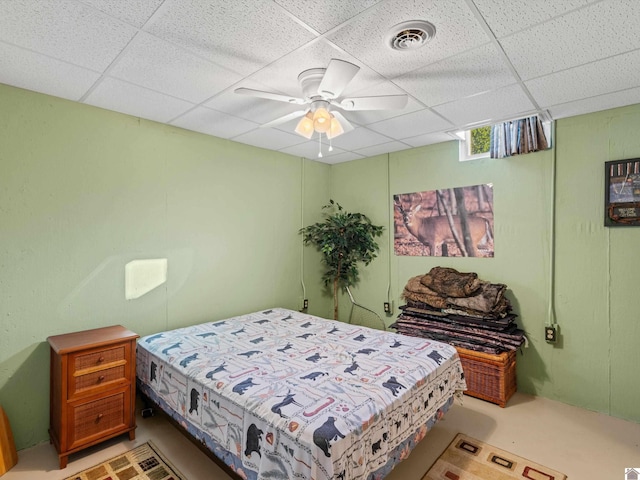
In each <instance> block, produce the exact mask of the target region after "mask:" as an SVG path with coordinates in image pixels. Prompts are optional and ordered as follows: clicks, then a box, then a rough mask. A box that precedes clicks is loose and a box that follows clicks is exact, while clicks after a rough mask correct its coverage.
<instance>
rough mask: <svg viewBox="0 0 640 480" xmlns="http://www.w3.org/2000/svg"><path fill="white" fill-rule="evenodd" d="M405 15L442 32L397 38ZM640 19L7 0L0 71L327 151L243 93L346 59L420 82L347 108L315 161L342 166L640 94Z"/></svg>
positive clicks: (459, 2)
mask: <svg viewBox="0 0 640 480" xmlns="http://www.w3.org/2000/svg"><path fill="white" fill-rule="evenodd" d="M408 20H428V21H429V22H431V23H432V24H434V25H435V27H436V35H435V37H434V38H433V39H432V40H431V41H430V42H428V43H427V44H426V45H425V46H423V47H422V48H419V49H415V50H408V51H402V52H399V51H394V50H392V49H391V48H389V46H388V44H387V43H386V42H385V39H386V37H387V35H388V33H389V32H390V31H391V29H392V27H393V26H395V25H397V24H399V23H402V22H405V21H408ZM639 25H640V2H639V1H637V0H600V1H594V0H528V1H526V2H524V1H517V2H515V1H513V0H430V1H429V0H360V1H355V0H353V1H347V0H320V1H312V0H3V1H2V2H0V83H4V84H7V85H13V86H16V87H20V88H25V89H29V90H34V91H37V92H42V93H45V94H49V95H54V96H57V97H61V98H65V99H69V100H73V101H76V102H80V103H85V104H88V105H94V106H96V107H100V108H105V109H108V110H114V111H117V112H122V113H126V114H129V115H134V116H136V117H141V118H145V119H149V120H153V121H157V122H161V123H165V124H169V125H174V126H176V127H180V128H185V129H189V130H194V131H197V132H201V133H204V134H207V135H213V136H216V137H221V138H225V139H230V140H233V141H235V142H240V143H244V144H249V145H254V146H257V147H262V148H265V149H270V150H277V151H280V152H284V153H288V154H291V155H295V156H300V157H307V158H310V159H317V154H318V142H317V140H315V139H312V140H307V139H305V138H303V137H301V136H299V135H296V134H295V133H293V130H294V128H295V125H296V120H293V121H291V122H289V123H285V124H281V125H278V127H277V128H261V124H263V123H266V122H269V121H271V120H274V119H275V118H278V117H280V116H282V115H286V114H287V113H291V112H293V111H294V110H297V109H299V106H296V105H289V104H286V103H282V102H275V101H270V100H266V99H262V98H253V97H247V96H243V95H238V94H235V93H234V92H233V91H234V89H236V88H238V87H247V88H253V89H258V90H267V91H271V92H275V93H281V94H286V95H292V96H300V95H301V92H300V89H299V85H298V83H297V77H298V74H299V73H300V72H301V71H303V70H306V69H309V68H323V67H326V66H327V64H328V63H329V61H330V59H332V58H338V59H341V60H346V61H349V62H352V63H354V64H356V65H358V66H359V67H361V69H360V71H359V72H358V74H357V75H356V77H355V78H354V79H353V81H352V82H351V83H350V84H349V85H348V87H347V89H346V90H345V92H344V95H345V96H374V95H390V94H391V95H392V94H402V93H406V94H408V95H409V102H408V105H407V106H406V107H405V108H404V109H402V110H388V111H365V112H343V114H344V116H345V117H346V118H348V120H349V121H350V122H351V123H352V124H353V125H354V126H355V127H356V128H355V130H354V131H352V132H349V133H346V134H344V135H342V136H341V137H338V138H336V139H335V140H334V142H333V152H327V151H326V149H325V150H324V151H323V154H324V156H323V158H322V159H319V160H321V161H323V162H326V163H339V162H345V161H350V160H355V159H360V158H366V157H369V156H373V155H377V154H383V153H388V152H395V151H399V150H403V149H408V148H412V147H419V146H423V145H428V144H432V143H438V142H442V141H448V140H451V139H452V136H451V132H454V131H457V130H462V129H467V128H469V127H472V126H477V125H480V124H486V123H490V122H497V121H500V120H507V119H512V118H516V117H518V116H521V115H525V114H529V113H533V112H544V113H545V114H547V115H549V116H550V117H551V118H553V119H558V118H562V117H567V116H573V115H579V114H583V113H589V112H593V111H598V110H603V109H607V108H612V107H618V106H623V105H629V104H634V103H640V34H639V33H640V27H639ZM7 114H9V115H10V112H2V113H1V114H0V115H7Z"/></svg>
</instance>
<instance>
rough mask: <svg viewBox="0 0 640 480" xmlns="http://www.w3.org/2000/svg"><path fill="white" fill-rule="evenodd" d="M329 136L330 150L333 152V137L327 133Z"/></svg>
mask: <svg viewBox="0 0 640 480" xmlns="http://www.w3.org/2000/svg"><path fill="white" fill-rule="evenodd" d="M327 137H328V138H329V151H330V152H333V144H332V142H331V139H332V137H329V135H327Z"/></svg>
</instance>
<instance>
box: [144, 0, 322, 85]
mask: <svg viewBox="0 0 640 480" xmlns="http://www.w3.org/2000/svg"><path fill="white" fill-rule="evenodd" d="M145 29H146V30H147V31H148V32H150V33H153V34H154V35H157V36H158V37H160V38H163V39H165V40H168V41H170V42H173V43H176V44H178V45H181V46H182V47H184V48H186V49H187V50H189V51H192V52H195V53H197V54H198V55H201V56H202V57H204V58H207V59H209V60H211V61H213V62H215V63H217V64H219V65H222V66H224V67H226V68H229V69H231V70H233V71H236V72H240V73H242V74H250V73H253V72H255V71H256V70H258V69H260V68H262V67H263V66H265V65H267V64H269V63H271V62H273V61H274V60H277V59H278V58H280V57H282V56H283V55H286V54H287V53H289V52H290V51H292V50H294V49H296V48H298V47H300V46H301V45H304V44H305V43H306V42H308V41H310V40H312V39H313V38H314V35H313V34H312V33H310V32H309V31H308V30H307V29H305V28H303V27H302V26H301V25H300V24H299V23H298V22H296V21H295V20H293V19H292V18H290V17H289V15H287V14H286V13H285V12H283V11H282V9H281V8H280V7H278V6H277V5H275V4H274V3H273V2H266V1H261V2H254V1H251V2H247V1H228V0H210V1H207V2H203V1H201V0H180V1H175V2H170V3H168V4H167V5H166V6H163V8H161V9H160V10H159V11H158V14H157V15H156V16H154V18H153V20H152V21H151V22H150V23H149V25H147V26H146V27H145Z"/></svg>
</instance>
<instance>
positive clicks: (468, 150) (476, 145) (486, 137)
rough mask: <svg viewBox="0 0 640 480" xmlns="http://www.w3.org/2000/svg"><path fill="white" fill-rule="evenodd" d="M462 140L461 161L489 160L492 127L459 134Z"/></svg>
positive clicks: (487, 126)
mask: <svg viewBox="0 0 640 480" xmlns="http://www.w3.org/2000/svg"><path fill="white" fill-rule="evenodd" d="M457 136H458V138H460V139H461V140H460V161H461V162H463V161H466V160H476V159H478V158H488V157H489V149H490V145H491V125H485V126H483V127H478V128H474V129H472V130H466V131H464V132H458V133H457Z"/></svg>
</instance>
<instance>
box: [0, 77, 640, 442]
mask: <svg viewBox="0 0 640 480" xmlns="http://www.w3.org/2000/svg"><path fill="white" fill-rule="evenodd" d="M639 130H640V106H631V107H626V108H621V109H615V110H610V111H605V112H599V113H594V114H590V115H584V116H579V117H573V118H569V119H564V120H560V121H558V122H556V138H555V148H554V150H549V151H545V152H539V153H535V154H530V155H526V156H521V157H512V158H509V159H501V160H491V159H484V160H479V161H474V162H462V163H461V162H458V149H457V144H456V143H455V142H447V143H441V144H437V145H431V146H427V147H422V148H415V149H410V150H405V151H401V152H396V153H392V154H390V155H381V156H377V157H372V158H368V159H365V160H359V161H354V162H348V163H343V164H338V165H333V166H329V165H326V164H321V163H317V162H313V161H308V160H302V159H299V158H295V157H291V156H288V155H284V154H280V153H277V152H271V151H267V150H262V149H258V148H254V147H250V146H246V145H240V144H237V143H234V142H230V141H226V140H222V139H217V138H213V137H210V136H206V135H201V134H198V133H194V132H189V131H185V130H181V129H178V128H174V127H169V126H166V125H161V124H157V123H154V122H150V121H145V120H140V119H137V118H133V117H129V116H126V115H121V114H117V113H114V112H109V111H105V110H101V109H97V108H94V107H90V106H86V105H81V104H77V103H73V102H69V101H66V100H61V99H57V98H53V97H49V96H46V95H40V94H36V93H32V92H28V91H25V90H20V89H16V88H12V87H7V86H2V85H0V296H1V297H0V298H1V301H0V404H2V405H3V407H4V409H5V410H6V412H7V414H8V416H9V419H10V421H11V425H12V428H13V433H14V436H15V439H16V444H17V446H18V448H25V447H28V446H30V445H34V444H36V443H39V442H42V441H46V439H47V427H48V402H49V399H48V384H49V358H48V345H47V343H46V338H47V337H48V336H49V335H55V334H59V333H65V332H70V331H77V330H82V329H87V328H95V327H100V326H104V325H110V324H114V323H119V324H122V325H125V326H126V327H128V328H130V329H132V330H134V331H136V332H138V333H139V334H141V335H145V334H148V333H152V332H157V331H160V330H164V329H168V328H175V327H179V326H182V325H188V324H194V323H198V322H203V321H207V320H216V319H220V318H225V317H228V316H230V315H235V314H240V313H246V312H248V311H254V310H259V309H262V308H267V307H271V306H275V305H279V306H284V307H287V308H293V309H299V308H300V307H301V305H302V300H303V298H305V296H306V298H308V299H309V304H310V309H309V312H310V313H312V314H317V315H321V316H325V317H331V314H332V306H331V298H330V296H328V295H325V294H324V289H323V287H322V284H321V282H320V277H321V275H322V265H321V264H320V261H319V258H320V257H319V254H318V252H316V251H314V250H313V249H312V248H303V246H302V239H301V236H300V235H299V234H298V230H299V229H300V228H301V227H302V226H306V225H308V224H311V223H314V222H316V221H319V220H321V219H322V210H321V206H322V205H324V204H326V203H327V201H328V199H329V198H334V199H335V200H337V201H338V202H340V203H341V204H342V205H343V206H344V207H345V208H347V209H349V210H351V211H361V212H363V213H365V214H367V215H368V216H369V217H370V218H371V219H372V220H373V222H374V223H376V224H378V225H384V226H385V228H386V230H385V234H384V235H383V237H381V238H380V239H379V242H378V243H379V244H380V247H381V250H380V253H379V255H378V258H377V259H376V260H374V262H373V263H372V264H371V265H370V266H369V267H367V268H365V269H363V270H362V282H361V283H360V285H359V286H358V287H357V288H355V289H353V293H354V295H355V297H356V300H357V301H358V302H359V303H361V304H363V305H365V306H367V307H370V308H373V309H374V310H376V311H378V312H379V314H380V316H381V317H382V318H383V319H384V320H385V322H386V323H387V325H389V324H391V323H392V322H393V320H394V318H395V315H397V313H398V309H397V307H398V305H400V304H401V300H400V297H399V296H400V293H401V291H402V287H403V286H404V284H405V283H406V281H407V279H408V278H409V277H411V276H413V275H417V274H421V273H425V272H427V271H429V269H430V268H431V267H433V266H436V265H443V266H450V267H453V268H457V269H458V270H461V271H475V272H478V274H479V275H480V277H481V278H483V279H486V280H489V281H492V282H497V283H498V282H499V283H505V284H507V285H508V286H509V291H508V296H509V298H510V299H511V301H512V303H513V305H514V309H515V311H516V312H517V313H518V314H519V315H520V317H519V323H520V325H521V326H522V327H523V328H524V329H525V330H526V331H527V332H528V337H529V340H530V342H529V348H526V349H523V354H522V355H518V386H519V389H520V390H521V391H525V392H529V393H532V394H537V395H542V396H545V397H549V398H553V399H557V400H560V401H563V402H566V403H570V404H574V405H579V406H582V407H585V408H587V409H591V410H596V411H600V412H605V413H608V414H612V415H614V416H618V417H622V418H627V419H631V420H633V421H640V411H639V408H638V406H637V399H638V398H639V397H640V385H639V384H638V382H636V378H635V377H636V376H637V375H634V372H635V370H636V368H637V367H636V365H638V364H639V363H640V348H638V345H639V344H640V331H639V330H640V321H639V320H640V319H639V318H638V313H637V312H638V311H640V308H639V305H638V303H639V300H638V299H639V298H640V297H639V296H638V294H637V288H638V284H639V283H640V257H639V256H638V254H637V253H636V249H637V245H638V244H639V241H640V229H638V228H618V229H613V228H612V229H607V228H604V227H603V215H604V214H603V185H604V167H603V164H604V162H605V161H607V160H614V159H623V158H634V157H640V137H638V135H637V133H636V132H638V131H639ZM554 165H555V171H556V173H557V175H556V177H555V186H556V188H555V192H554V191H553V188H552V186H553V185H554V176H553V173H554ZM479 183H492V184H493V185H494V209H495V232H494V233H495V252H496V253H495V258H493V259H480V258H477V259H476V258H431V257H398V256H395V255H394V254H393V242H392V232H393V223H392V219H393V217H392V213H393V211H392V208H391V206H392V202H391V195H393V194H394V193H406V192H412V191H421V190H432V189H436V188H448V187H454V186H464V185H475V184H479ZM554 194H555V203H554ZM554 205H555V206H554ZM553 214H555V224H554V225H553V226H552V220H553V218H554V215H553ZM554 228H555V235H553V233H554ZM554 245H555V257H554V258H555V261H554V262H552V246H554ZM151 258H166V259H168V279H167V282H166V283H165V284H163V285H161V286H160V287H158V288H156V289H154V290H152V291H151V292H149V293H147V294H146V295H144V296H142V297H140V298H138V299H136V300H126V299H125V295H124V289H125V279H124V278H125V277H124V268H125V265H126V264H127V263H128V262H130V261H132V260H139V259H151ZM552 286H553V292H554V294H553V296H552V295H551V293H550V292H551V290H552ZM303 287H304V288H303ZM552 298H553V299H554V300H555V318H556V320H557V322H558V324H559V325H560V333H561V337H560V342H559V343H558V345H556V346H553V345H549V344H547V343H545V342H544V340H543V335H542V333H543V328H542V327H543V325H544V324H545V323H546V322H547V321H548V320H549V319H550V318H553V316H552V315H551V313H550V311H551V309H550V300H551V299H552ZM387 300H390V301H392V302H393V304H394V314H393V315H392V316H389V317H387V316H385V315H384V313H383V312H382V304H383V302H385V301H387ZM340 308H341V315H340V316H341V318H342V319H346V318H348V313H349V302H348V301H347V299H346V298H344V297H343V298H342V299H341V307H340Z"/></svg>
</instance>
